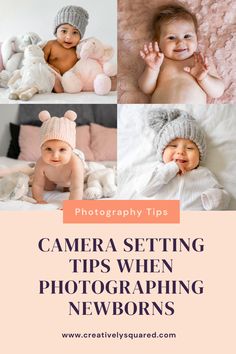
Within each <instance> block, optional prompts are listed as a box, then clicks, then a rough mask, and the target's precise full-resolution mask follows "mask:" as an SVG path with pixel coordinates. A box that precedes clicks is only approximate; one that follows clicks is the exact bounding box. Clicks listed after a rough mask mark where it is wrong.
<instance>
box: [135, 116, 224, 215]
mask: <svg viewBox="0 0 236 354" xmlns="http://www.w3.org/2000/svg"><path fill="white" fill-rule="evenodd" d="M149 123H150V126H151V127H152V128H153V129H154V131H155V132H156V133H157V135H156V138H155V145H156V147H157V156H158V163H157V167H156V169H155V171H154V172H153V175H152V177H151V179H150V181H149V182H148V183H147V186H146V187H145V188H144V190H143V191H142V195H143V196H144V197H149V198H152V199H153V198H155V199H159V200H162V199H165V200H171V199H172V200H176V199H177V200H180V208H181V209H182V210H224V209H227V207H228V204H229V200H230V197H229V195H228V193H227V191H226V190H224V189H223V187H222V186H221V185H220V184H219V183H218V181H217V180H216V178H215V176H214V175H213V174H212V173H211V171H210V170H209V169H208V168H206V167H203V166H200V162H201V161H202V160H204V158H205V157H206V140H205V135H204V132H203V131H202V129H201V128H200V126H198V124H197V122H196V120H195V119H193V118H192V117H191V116H190V115H189V114H188V113H187V112H185V111H181V110H177V109H175V110H169V111H168V110H164V109H159V110H158V109H157V110H156V111H153V112H150V121H149Z"/></svg>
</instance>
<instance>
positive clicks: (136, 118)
mask: <svg viewBox="0 0 236 354" xmlns="http://www.w3.org/2000/svg"><path fill="white" fill-rule="evenodd" d="M159 107H162V108H164V106H163V105H162V106H161V105H160V106H159ZM171 107H172V108H180V109H183V110H186V111H188V112H189V113H190V114H192V116H193V117H195V119H196V120H197V121H198V122H199V124H200V125H201V126H202V127H203V129H204V131H205V132H206V136H207V146H208V149H207V151H208V152H207V159H206V162H205V164H204V165H205V166H207V167H208V168H209V169H210V170H211V171H212V172H213V173H214V174H215V176H216V177H217V179H218V181H219V182H220V183H221V184H222V185H223V186H224V187H225V189H226V190H227V191H228V192H229V193H230V195H231V202H230V206H229V209H230V210H236V106H235V105H168V106H167V108H168V109H169V108H171ZM155 108H157V105H119V109H118V127H119V129H118V186H119V188H118V195H117V198H118V199H138V198H139V196H138V194H137V192H136V188H137V189H139V188H140V187H142V186H145V185H146V183H147V181H148V180H149V178H150V177H151V174H152V171H153V169H154V168H155V163H156V152H155V149H154V147H153V139H154V132H153V131H152V129H150V128H149V127H148V126H147V122H146V117H147V112H148V111H149V110H153V109H155Z"/></svg>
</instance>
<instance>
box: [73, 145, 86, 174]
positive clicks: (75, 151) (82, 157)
mask: <svg viewBox="0 0 236 354" xmlns="http://www.w3.org/2000/svg"><path fill="white" fill-rule="evenodd" d="M73 152H74V154H75V155H76V156H78V157H79V158H80V160H81V161H82V163H83V165H84V169H85V170H86V171H88V165H87V163H86V162H85V156H84V153H83V152H82V151H81V150H79V149H74V150H73Z"/></svg>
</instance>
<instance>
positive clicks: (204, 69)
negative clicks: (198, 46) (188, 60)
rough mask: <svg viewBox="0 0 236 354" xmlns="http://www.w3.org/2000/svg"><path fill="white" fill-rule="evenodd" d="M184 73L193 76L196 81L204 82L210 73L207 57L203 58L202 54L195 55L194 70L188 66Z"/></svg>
mask: <svg viewBox="0 0 236 354" xmlns="http://www.w3.org/2000/svg"><path fill="white" fill-rule="evenodd" d="M184 71H186V72H187V73H189V74H191V75H192V76H193V77H194V78H195V79H196V80H198V81H202V80H203V79H205V77H206V76H207V74H208V71H209V63H208V59H207V57H205V56H203V55H202V53H194V66H193V67H192V68H190V67H189V66H187V67H185V68H184Z"/></svg>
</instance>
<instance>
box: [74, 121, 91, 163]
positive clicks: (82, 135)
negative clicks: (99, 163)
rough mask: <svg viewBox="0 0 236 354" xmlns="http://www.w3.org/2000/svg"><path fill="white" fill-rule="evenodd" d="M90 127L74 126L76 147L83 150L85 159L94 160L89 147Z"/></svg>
mask: <svg viewBox="0 0 236 354" xmlns="http://www.w3.org/2000/svg"><path fill="white" fill-rule="evenodd" d="M90 139H91V137H90V127H89V125H82V126H80V127H76V147H77V148H78V149H79V150H81V151H83V153H84V155H85V160H87V161H94V155H93V152H92V150H91V148H90Z"/></svg>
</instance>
